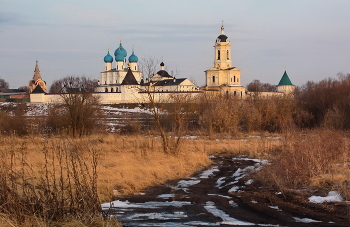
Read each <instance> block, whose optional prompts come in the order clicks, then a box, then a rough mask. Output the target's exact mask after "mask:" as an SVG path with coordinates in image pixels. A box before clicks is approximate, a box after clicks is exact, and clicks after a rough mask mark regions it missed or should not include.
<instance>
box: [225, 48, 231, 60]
mask: <svg viewBox="0 0 350 227" xmlns="http://www.w3.org/2000/svg"><path fill="white" fill-rule="evenodd" d="M226 55H227V60H230V55H229V52H228V50H227V51H226Z"/></svg>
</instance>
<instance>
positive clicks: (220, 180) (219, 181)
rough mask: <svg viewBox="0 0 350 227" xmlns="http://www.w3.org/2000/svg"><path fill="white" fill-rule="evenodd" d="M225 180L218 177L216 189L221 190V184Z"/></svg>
mask: <svg viewBox="0 0 350 227" xmlns="http://www.w3.org/2000/svg"><path fill="white" fill-rule="evenodd" d="M225 179H226V177H220V178H219V179H218V180H217V181H216V187H218V188H220V189H221V188H223V186H221V185H222V184H223V183H225Z"/></svg>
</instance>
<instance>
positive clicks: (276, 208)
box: [269, 206, 282, 211]
mask: <svg viewBox="0 0 350 227" xmlns="http://www.w3.org/2000/svg"><path fill="white" fill-rule="evenodd" d="M269 207H270V208H271V209H275V210H277V211H282V210H281V209H280V208H279V207H278V206H269Z"/></svg>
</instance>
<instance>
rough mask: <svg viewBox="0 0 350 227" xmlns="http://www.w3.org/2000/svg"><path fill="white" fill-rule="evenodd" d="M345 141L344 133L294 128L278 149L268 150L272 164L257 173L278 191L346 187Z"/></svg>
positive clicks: (348, 173) (346, 143)
mask: <svg viewBox="0 0 350 227" xmlns="http://www.w3.org/2000/svg"><path fill="white" fill-rule="evenodd" d="M348 143H349V138H348V136H347V135H346V134H345V133H342V132H336V131H330V130H312V131H308V132H304V133H302V132H300V131H299V132H298V131H294V132H292V133H290V132H289V133H286V134H284V136H283V139H282V144H281V146H280V148H277V149H274V150H271V151H270V152H269V156H270V159H271V165H269V166H268V167H267V168H264V169H263V170H262V171H261V172H260V173H258V178H259V179H260V180H261V181H262V182H264V184H266V185H268V186H269V187H276V188H278V189H280V190H287V189H293V188H295V189H297V188H311V187H318V188H328V189H334V188H336V189H339V190H343V191H344V190H345V191H344V192H345V193H347V194H348V193H349V191H350V188H344V187H343V185H344V183H346V182H347V179H348V177H349V175H350V172H349V170H348V162H349V156H348Z"/></svg>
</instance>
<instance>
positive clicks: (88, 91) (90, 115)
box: [50, 76, 101, 137]
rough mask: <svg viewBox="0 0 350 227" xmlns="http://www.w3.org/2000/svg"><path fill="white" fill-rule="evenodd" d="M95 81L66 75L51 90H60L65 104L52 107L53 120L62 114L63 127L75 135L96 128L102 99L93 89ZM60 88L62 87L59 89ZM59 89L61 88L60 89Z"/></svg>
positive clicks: (61, 123)
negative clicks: (93, 92) (94, 93)
mask: <svg viewBox="0 0 350 227" xmlns="http://www.w3.org/2000/svg"><path fill="white" fill-rule="evenodd" d="M94 87H95V81H93V80H90V79H88V78H86V77H72V76H69V77H66V78H63V79H61V80H58V81H56V82H55V83H54V84H53V86H51V88H50V91H51V90H53V91H56V92H57V91H59V92H58V93H60V96H61V99H62V102H63V104H62V105H59V107H58V109H57V106H55V109H54V108H53V109H52V115H51V116H52V117H53V119H51V120H53V121H55V116H56V115H60V117H62V119H63V121H61V122H60V125H61V127H63V128H65V129H66V130H67V131H68V132H69V133H71V134H72V136H73V137H75V136H82V135H84V134H88V133H90V132H92V131H93V130H94V129H96V128H97V127H96V125H97V124H98V115H99V114H100V109H101V108H100V99H99V97H98V96H94V95H93V94H92V91H93V89H94ZM59 88H60V89H59ZM58 89H59V90H58Z"/></svg>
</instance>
